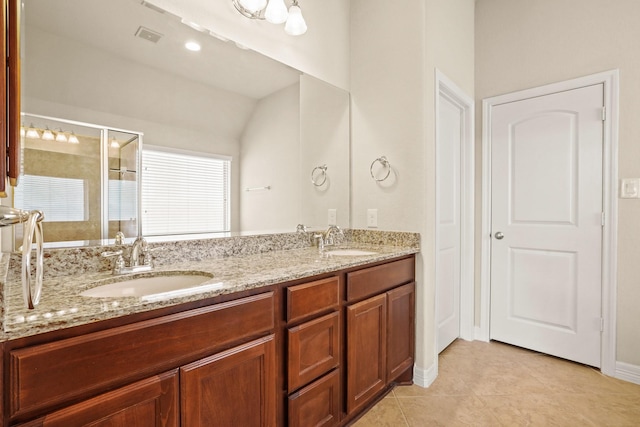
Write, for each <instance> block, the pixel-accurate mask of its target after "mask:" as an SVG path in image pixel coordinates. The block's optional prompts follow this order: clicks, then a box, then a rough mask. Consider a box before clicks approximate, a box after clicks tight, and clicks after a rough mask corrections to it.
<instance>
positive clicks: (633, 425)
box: [566, 394, 640, 427]
mask: <svg viewBox="0 0 640 427" xmlns="http://www.w3.org/2000/svg"><path fill="white" fill-rule="evenodd" d="M566 401H567V402H568V404H569V405H571V407H572V408H573V410H574V411H575V412H577V413H581V414H583V415H584V417H586V418H587V419H588V420H589V421H591V422H592V423H593V424H594V425H597V426H599V427H600V426H601V427H608V426H611V427H614V426H615V427H637V426H639V425H640V396H638V395H636V394H633V395H627V394H609V395H600V394H572V395H567V397H566Z"/></svg>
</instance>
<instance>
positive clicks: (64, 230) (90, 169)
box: [3, 114, 142, 250]
mask: <svg viewBox="0 0 640 427" xmlns="http://www.w3.org/2000/svg"><path fill="white" fill-rule="evenodd" d="M21 119H22V129H21V135H22V165H21V173H20V177H19V180H18V187H16V188H14V193H13V200H12V203H11V205H12V206H15V207H17V208H20V209H24V210H28V211H31V210H40V211H43V212H44V213H45V219H44V222H43V224H42V225H43V229H44V239H45V246H46V243H47V242H57V243H59V242H66V244H67V245H69V246H77V245H85V244H94V243H106V241H107V240H108V239H113V238H114V237H115V235H116V233H117V232H122V233H123V234H124V235H125V236H126V237H136V236H137V235H138V234H139V228H140V221H139V218H140V214H139V204H138V194H139V191H140V185H139V171H140V153H141V150H142V133H141V132H132V131H125V130H121V129H113V128H109V127H107V126H101V125H96V124H90V123H81V122H77V121H72V120H65V119H60V118H53V117H46V116H40V115H33V114H22V117H21ZM5 203H6V202H4V201H3V204H5ZM13 229H14V233H13V237H12V245H13V247H12V248H11V249H14V250H15V249H17V248H19V245H20V244H21V242H22V239H23V236H22V228H21V227H19V226H18V227H13ZM5 242H6V240H5V239H4V237H3V246H4V244H6V243H5ZM56 246H60V245H59V244H57V245H56ZM3 249H5V248H4V247H3Z"/></svg>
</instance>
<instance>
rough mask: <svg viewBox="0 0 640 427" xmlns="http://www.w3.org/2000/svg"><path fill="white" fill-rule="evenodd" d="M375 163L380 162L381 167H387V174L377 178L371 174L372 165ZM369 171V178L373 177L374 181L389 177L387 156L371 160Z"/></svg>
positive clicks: (389, 164) (389, 167) (389, 166)
mask: <svg viewBox="0 0 640 427" xmlns="http://www.w3.org/2000/svg"><path fill="white" fill-rule="evenodd" d="M376 163H380V164H381V165H382V167H383V168H387V174H386V175H385V176H384V177H383V178H380V179H378V178H376V176H375V175H374V174H373V165H375V164H376ZM369 172H370V173H371V178H373V179H374V180H375V181H376V182H381V181H384V180H385V179H387V178H389V174H391V163H389V160H387V156H382V157H378V158H377V159H375V160H374V161H373V162H371V166H370V167H369Z"/></svg>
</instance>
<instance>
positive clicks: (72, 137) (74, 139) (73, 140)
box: [67, 131, 80, 144]
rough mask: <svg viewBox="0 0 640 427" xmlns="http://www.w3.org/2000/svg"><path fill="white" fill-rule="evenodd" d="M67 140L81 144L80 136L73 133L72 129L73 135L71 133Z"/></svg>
mask: <svg viewBox="0 0 640 427" xmlns="http://www.w3.org/2000/svg"><path fill="white" fill-rule="evenodd" d="M67 141H68V142H70V143H71V144H80V141H78V137H77V136H76V134H75V133H73V131H71V135H69V139H68V140H67Z"/></svg>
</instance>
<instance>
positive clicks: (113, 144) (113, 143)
mask: <svg viewBox="0 0 640 427" xmlns="http://www.w3.org/2000/svg"><path fill="white" fill-rule="evenodd" d="M109 146H110V147H111V148H120V143H119V142H118V140H117V139H115V138H111V143H110V144H109Z"/></svg>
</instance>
